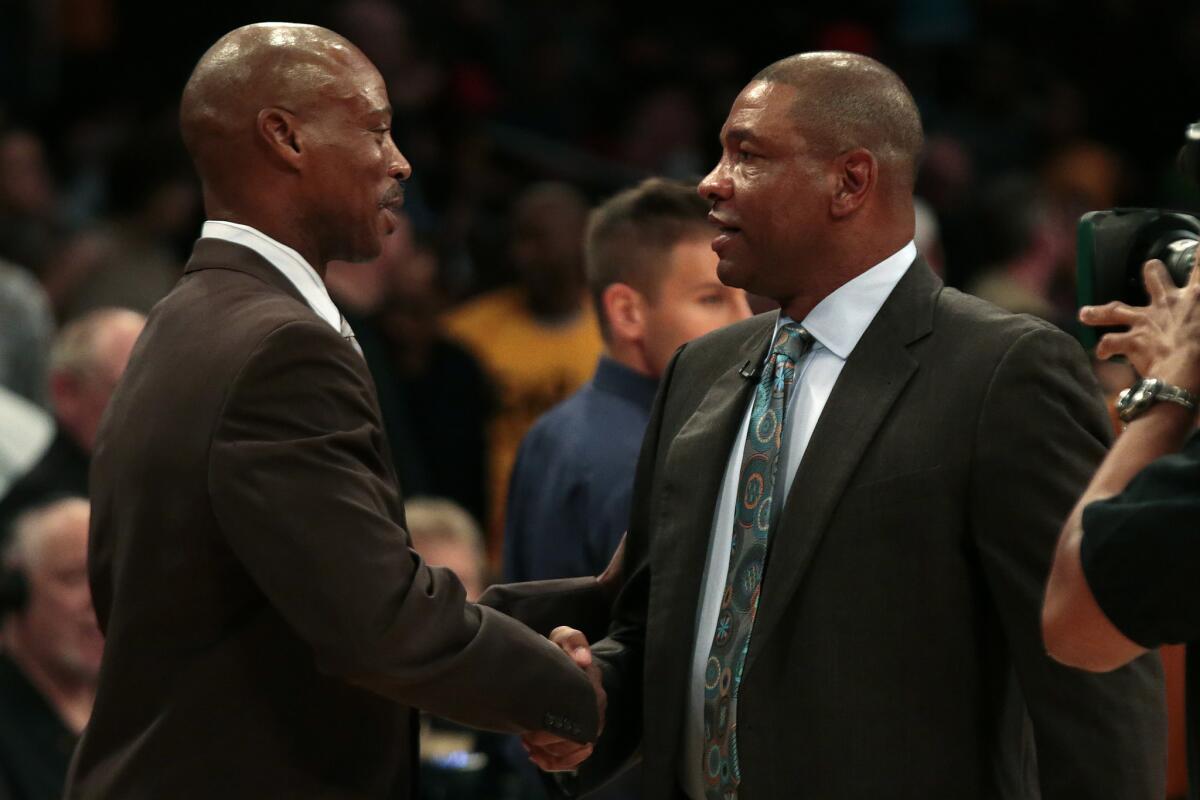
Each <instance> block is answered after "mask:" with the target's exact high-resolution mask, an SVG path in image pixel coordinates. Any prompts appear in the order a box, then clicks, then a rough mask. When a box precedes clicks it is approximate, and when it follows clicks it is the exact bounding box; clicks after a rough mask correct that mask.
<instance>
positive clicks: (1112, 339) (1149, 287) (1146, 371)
mask: <svg viewBox="0 0 1200 800" xmlns="http://www.w3.org/2000/svg"><path fill="white" fill-rule="evenodd" d="M1197 256H1198V258H1197V261H1200V249H1198V250H1197ZM1142 275H1143V278H1144V280H1145V282H1146V291H1147V292H1148V293H1149V295H1150V305H1148V306H1143V307H1134V306H1129V305H1126V304H1125V303H1120V302H1112V303H1108V304H1106V305H1102V306H1084V307H1083V308H1081V309H1080V310H1079V319H1080V321H1081V322H1083V323H1084V324H1085V325H1090V326H1092V327H1102V326H1113V325H1123V326H1128V328H1129V330H1127V331H1123V332H1121V333H1108V334H1105V335H1104V336H1103V337H1101V339H1100V342H1099V343H1098V344H1097V345H1096V356H1097V357H1098V358H1112V357H1113V356H1118V355H1121V356H1125V357H1126V358H1128V359H1129V363H1131V364H1132V365H1133V367H1134V369H1136V370H1137V371H1138V373H1139V374H1141V375H1142V376H1143V377H1147V378H1158V379H1159V380H1162V381H1165V382H1166V383H1170V384H1174V385H1176V386H1180V387H1182V388H1184V389H1187V390H1188V391H1190V392H1193V393H1195V392H1200V266H1198V265H1197V264H1193V266H1192V271H1191V274H1190V275H1189V277H1188V282H1187V284H1186V285H1185V286H1184V287H1183V288H1176V287H1175V285H1174V283H1173V281H1172V280H1171V276H1170V275H1169V274H1168V273H1167V269H1166V267H1164V266H1163V263H1162V262H1161V261H1157V260H1156V261H1147V262H1146V264H1145V266H1144V267H1143V269H1142Z"/></svg>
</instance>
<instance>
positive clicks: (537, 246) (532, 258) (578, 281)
mask: <svg viewBox="0 0 1200 800" xmlns="http://www.w3.org/2000/svg"><path fill="white" fill-rule="evenodd" d="M585 211H586V210H585V209H584V208H583V207H582V206H577V205H576V204H574V203H568V202H555V199H554V197H553V196H551V195H546V196H537V197H532V198H528V199H526V200H525V201H524V202H522V203H520V204H519V205H518V206H517V210H516V213H515V215H514V218H513V233H512V242H511V245H510V253H511V256H512V262H513V267H514V268H515V269H516V272H517V277H518V279H519V280H520V281H521V284H522V285H523V286H524V287H525V289H526V291H527V292H528V294H529V299H530V303H531V304H532V305H533V307H534V308H535V310H546V311H551V312H553V311H562V310H566V308H565V307H571V308H574V307H575V306H577V305H578V303H579V300H580V297H581V292H582V288H583V228H584V224H585V222H586V216H585Z"/></svg>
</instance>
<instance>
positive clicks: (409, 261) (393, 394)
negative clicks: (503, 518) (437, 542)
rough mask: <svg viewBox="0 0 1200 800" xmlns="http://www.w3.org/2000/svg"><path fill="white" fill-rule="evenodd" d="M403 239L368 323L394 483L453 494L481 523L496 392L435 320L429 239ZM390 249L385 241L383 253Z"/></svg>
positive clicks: (439, 301)
mask: <svg viewBox="0 0 1200 800" xmlns="http://www.w3.org/2000/svg"><path fill="white" fill-rule="evenodd" d="M407 230H408V227H407V226H406V225H405V224H404V223H403V221H402V223H401V225H400V232H398V233H397V234H396V235H395V236H393V237H392V241H403V240H404V239H405V236H404V233H405V232H406V231H407ZM407 240H408V246H407V249H406V251H405V252H406V256H405V258H403V259H402V260H400V259H397V263H396V264H395V269H394V271H393V273H392V281H391V284H390V286H389V288H388V292H387V295H386V297H385V299H384V301H383V304H382V307H381V308H380V309H379V311H378V313H377V314H376V315H375V316H374V317H373V318H372V319H371V320H370V321H369V323H370V324H369V325H368V326H367V328H368V329H369V330H372V329H373V330H376V331H378V332H379V333H380V335H381V338H380V340H379V342H378V344H379V346H380V347H381V348H382V355H383V357H384V358H385V359H386V362H387V363H386V365H385V368H386V370H387V374H388V375H390V380H388V381H387V385H383V384H382V383H381V382H380V381H379V380H378V378H377V379H376V383H377V384H379V403H380V407H381V409H382V411H383V420H384V426H385V427H386V429H387V432H388V438H389V441H390V442H391V444H392V458H393V459H394V460H395V462H396V470H397V472H398V473H399V475H400V484H401V486H404V487H410V486H411V487H412V491H413V492H414V493H424V494H429V495H433V496H436V497H445V498H448V499H450V500H453V501H454V502H456V503H458V504H459V505H461V506H462V507H463V508H464V509H466V510H467V511H468V512H470V514H471V515H472V516H473V517H474V518H475V519H476V520H477V521H478V522H479V523H480V524H483V523H484V522H485V521H486V520H487V518H488V516H487V514H488V506H487V490H488V483H487V468H488V438H487V426H488V422H489V421H490V420H491V417H492V413H493V410H494V404H495V392H494V390H493V388H492V385H491V383H490V382H489V380H488V377H487V375H485V374H484V371H483V367H482V366H481V365H480V363H479V361H478V360H477V359H476V358H475V356H473V355H471V353H470V352H469V351H468V350H467V349H465V348H464V347H463V346H462V345H461V344H459V343H458V342H456V341H454V340H452V339H450V338H448V337H447V336H446V335H445V334H444V333H443V332H442V331H441V329H440V328H439V326H438V324H437V315H438V313H439V312H440V310H441V308H442V307H443V304H444V300H443V297H442V294H441V292H440V290H439V287H438V283H437V277H438V257H437V254H436V252H435V251H434V249H433V247H432V245H431V244H430V243H428V242H426V241H422V240H420V239H417V238H415V237H412V236H411V235H409V236H408V238H407ZM389 249H390V244H385V246H384V252H385V256H386V254H387V252H388V250H389ZM356 330H357V328H356ZM371 346H372V343H371V342H365V343H364V344H363V352H364V353H365V354H366V355H367V360H368V363H371V365H372V371H374V369H375V364H374V362H373V361H372V349H371ZM446 420H453V424H449V425H448V424H446Z"/></svg>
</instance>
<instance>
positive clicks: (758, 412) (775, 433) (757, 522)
mask: <svg viewBox="0 0 1200 800" xmlns="http://www.w3.org/2000/svg"><path fill="white" fill-rule="evenodd" d="M812 343H813V337H812V335H811V334H810V333H809V332H808V331H806V330H804V328H802V327H800V326H799V325H797V324H796V323H789V324H787V325H784V326H783V327H781V328H780V329H779V333H778V334H777V335H776V337H775V342H774V344H772V345H771V354H770V356H769V357H768V359H767V365H766V367H765V368H764V369H763V376H762V380H761V381H759V384H758V387H757V389H756V390H755V392H754V406H753V408H751V410H750V426H749V428H748V429H747V430H746V447H745V449H743V451H742V469H741V473H740V478H739V480H738V503H737V511H736V513H735V515H734V520H733V547H732V549H731V550H730V553H729V573H728V575H727V577H726V579H725V593H724V594H723V595H722V596H721V611H720V614H719V615H718V616H717V629H716V632H715V633H714V635H713V642H712V648H711V649H710V650H709V657H708V664H707V665H706V667H705V670H704V754H703V759H704V763H703V770H704V781H705V800H735V799H736V798H737V789H738V784H739V783H741V777H742V776H741V769H740V767H739V766H738V753H737V697H738V688H739V687H740V686H741V682H742V668H743V667H744V666H745V663H746V653H747V652H748V651H749V649H750V631H751V629H752V628H753V627H754V615H755V613H756V612H757V611H758V597H759V589H760V587H761V586H762V579H763V567H764V565H765V563H766V557H767V537H768V536H769V535H770V532H771V528H772V527H773V526H774V524H775V520H776V519H777V518H778V516H779V513H778V512H779V506H780V505H781V504H782V503H783V496H782V492H781V493H780V497H779V498H778V502H776V498H775V475H776V473H777V472H778V468H779V450H780V445H781V443H782V440H783V417H784V413H785V411H786V410H787V404H788V396H789V394H790V393H791V389H792V383H793V382H794V381H795V379H796V362H798V361H799V360H800V358H801V357H802V356H803V355H804V353H805V352H807V351H808V348H809V347H811V346H812Z"/></svg>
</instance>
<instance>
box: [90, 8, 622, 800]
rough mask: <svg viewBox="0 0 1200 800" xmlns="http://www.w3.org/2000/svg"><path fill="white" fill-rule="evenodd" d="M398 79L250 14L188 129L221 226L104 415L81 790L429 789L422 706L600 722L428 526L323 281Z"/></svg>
mask: <svg viewBox="0 0 1200 800" xmlns="http://www.w3.org/2000/svg"><path fill="white" fill-rule="evenodd" d="M391 114H392V112H391V109H390V108H389V107H388V103H387V92H386V89H385V87H384V83H383V80H382V79H381V78H380V76H379V73H378V72H377V71H376V70H375V68H374V67H373V66H372V65H371V63H370V62H369V61H368V60H367V59H366V58H365V57H364V56H363V55H362V53H360V52H359V51H358V50H357V49H356V48H355V47H354V46H353V45H351V44H350V43H349V42H347V41H346V40H345V39H343V38H341V37H339V36H337V35H336V34H333V33H331V32H330V31H327V30H324V29H321V28H316V27H312V26H302V25H286V24H262V25H253V26H248V27H245V28H239V29H237V30H235V31H233V32H232V33H230V34H228V35H226V36H225V37H223V38H222V39H220V40H219V41H218V42H217V43H216V44H215V45H213V47H212V48H211V49H210V50H209V51H208V52H207V53H206V54H205V55H204V56H203V57H202V58H201V59H200V62H199V64H197V66H196V68H195V71H194V72H193V73H192V76H191V78H190V79H189V81H188V83H187V86H186V88H185V89H184V93H183V101H182V105H181V112H180V117H181V125H182V131H183V137H184V141H185V142H186V144H187V146H188V149H189V151H190V152H191V154H192V156H193V159H194V161H195V165H196V168H197V171H198V173H199V175H200V178H201V181H202V183H203V189H204V201H205V208H206V211H207V215H208V218H209V221H208V222H206V223H205V225H204V228H203V231H202V233H201V238H200V240H199V241H198V242H197V243H196V246H195V249H194V251H193V253H192V257H191V260H190V261H189V262H188V265H187V268H186V271H185V274H184V276H183V278H182V280H181V281H180V283H179V284H178V285H177V286H176V288H175V289H174V290H173V291H172V293H171V294H170V295H169V296H168V297H167V298H166V299H164V300H163V301H162V302H161V303H159V304H158V306H156V308H155V310H154V312H153V313H152V314H151V316H150V318H149V320H148V322H147V325H146V331H145V334H144V335H143V336H142V338H141V339H140V340H139V342H138V345H137V347H136V348H135V350H134V353H133V356H132V358H131V360H130V364H129V369H128V372H127V373H126V376H125V379H124V380H123V381H122V383H121V384H120V386H119V387H118V389H117V391H116V393H115V395H114V396H113V400H112V404H111V406H110V408H109V411H108V413H107V415H106V417H105V419H104V422H103V424H102V426H101V429H100V431H99V434H98V435H97V439H96V450H95V455H94V465H93V471H92V475H93V476H94V484H93V486H92V497H93V514H92V526H91V541H90V559H89V572H90V580H91V586H92V590H93V595H94V600H95V607H96V613H97V616H98V618H99V622H100V625H101V627H102V628H103V630H104V632H105V635H106V637H107V647H106V651H105V655H104V661H103V664H102V667H101V671H100V680H99V686H98V690H97V696H96V707H95V713H94V716H93V718H92V721H91V723H90V724H89V726H88V729H87V731H86V733H85V735H84V737H83V739H82V741H81V743H80V746H79V748H78V750H77V752H76V756H75V760H74V763H73V766H72V775H71V778H70V781H69V787H68V791H67V796H68V797H70V798H122V800H125V799H127V798H172V800H180V799H185V800H186V798H197V799H199V798H206V799H211V798H218V797H219V798H267V797H272V798H274V797H278V798H290V799H294V798H380V800H382V799H383V798H388V800H395V799H396V798H401V799H403V798H412V797H415V796H416V794H415V793H416V789H415V780H416V763H417V760H416V759H417V737H416V733H417V715H416V713H415V711H414V708H421V709H425V710H427V711H430V712H432V713H434V714H437V715H440V716H443V717H449V718H451V719H454V720H457V721H460V722H463V723H465V724H469V725H476V726H479V727H485V728H491V729H494V730H498V731H507V732H524V731H531V730H539V729H549V730H553V731H555V732H557V733H559V734H564V735H566V736H567V737H568V738H570V739H572V740H574V741H576V742H582V741H587V740H589V739H592V738H594V737H595V736H596V733H597V729H598V726H599V715H600V707H601V702H602V701H600V700H599V696H598V694H597V688H594V686H593V684H592V683H591V682H590V681H589V679H588V677H587V675H586V674H585V673H584V672H583V671H582V670H581V669H580V668H579V667H578V666H576V665H575V664H574V663H573V662H572V661H571V659H570V658H568V657H567V656H565V655H564V654H563V653H562V651H561V650H560V649H559V648H557V647H555V646H554V645H552V644H550V643H549V642H548V641H546V640H545V639H544V638H542V637H539V636H537V635H535V634H534V633H533V632H532V631H530V630H529V629H528V628H525V627H523V626H521V625H520V624H518V623H516V622H514V621H513V620H511V619H509V618H507V617H504V616H502V615H500V614H498V613H496V612H494V611H492V610H490V609H486V608H480V607H478V606H474V605H470V604H468V603H467V602H466V599H465V594H464V590H463V587H462V585H461V584H460V583H459V581H458V580H457V579H456V578H455V577H454V576H453V574H452V573H450V572H449V571H447V570H445V569H434V568H430V567H428V566H427V565H426V564H425V563H424V562H423V561H422V560H421V559H420V558H419V557H418V556H417V555H416V554H415V553H414V552H413V550H412V549H411V547H410V544H411V543H410V539H409V536H408V534H407V532H406V531H405V527H404V526H405V520H404V511H403V506H402V504H401V496H400V492H399V489H398V487H397V485H396V481H395V477H394V474H393V471H392V466H391V463H392V462H391V459H390V457H389V455H388V453H387V448H386V444H385V437H384V434H383V431H382V430H381V424H380V420H379V409H378V405H377V402H376V397H375V390H374V387H373V384H372V382H371V378H370V375H369V373H368V372H367V368H366V365H365V363H364V362H363V359H362V356H361V354H360V352H359V350H358V348H357V343H356V342H355V341H354V338H353V333H352V331H350V330H349V329H348V327H347V326H346V325H345V323H344V321H343V320H342V318H341V315H340V314H339V312H338V309H337V308H336V307H335V306H334V304H333V302H332V301H331V300H330V298H329V295H328V294H327V292H326V291H325V286H324V283H323V281H322V276H323V274H324V271H325V266H326V264H327V263H328V262H329V261H331V260H334V259H337V260H340V261H348V262H362V261H366V260H369V259H372V258H374V257H375V256H377V255H378V254H379V252H380V249H381V242H382V237H383V236H386V235H388V234H389V233H390V232H391V231H392V229H393V228H394V227H395V225H396V220H395V218H394V216H393V211H392V209H394V208H395V207H396V206H397V205H398V204H399V202H400V199H401V197H402V181H403V180H404V179H406V178H407V177H408V176H409V173H410V168H409V165H408V162H407V161H405V159H404V157H403V156H402V155H401V154H400V152H399V151H398V150H397V149H396V146H395V144H393V142H392V138H391V134H390V132H389V124H390V119H391Z"/></svg>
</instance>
